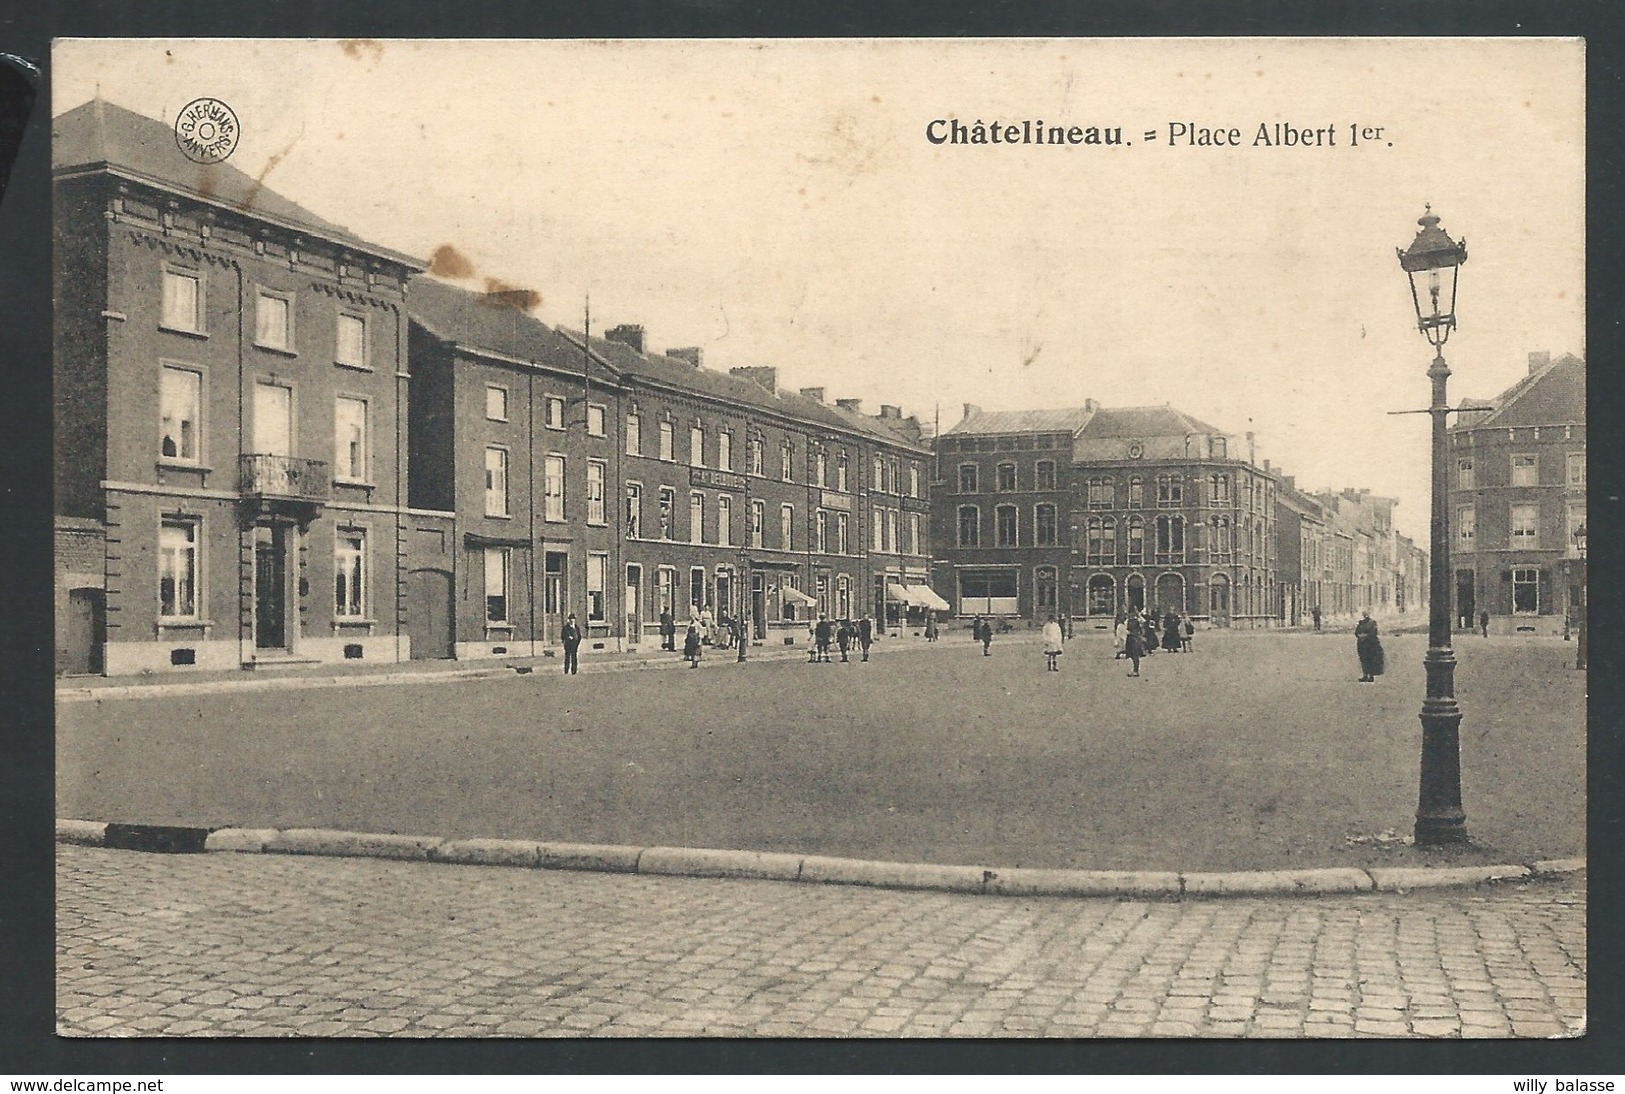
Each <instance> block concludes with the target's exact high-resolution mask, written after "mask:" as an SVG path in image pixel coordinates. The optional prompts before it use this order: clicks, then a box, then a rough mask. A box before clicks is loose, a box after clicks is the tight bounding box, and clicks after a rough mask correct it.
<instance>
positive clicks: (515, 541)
mask: <svg viewBox="0 0 1625 1094" xmlns="http://www.w3.org/2000/svg"><path fill="white" fill-rule="evenodd" d="M463 546H464V547H529V546H531V541H530V540H528V539H519V538H516V537H509V536H482V535H480V533H478V532H464V533H463Z"/></svg>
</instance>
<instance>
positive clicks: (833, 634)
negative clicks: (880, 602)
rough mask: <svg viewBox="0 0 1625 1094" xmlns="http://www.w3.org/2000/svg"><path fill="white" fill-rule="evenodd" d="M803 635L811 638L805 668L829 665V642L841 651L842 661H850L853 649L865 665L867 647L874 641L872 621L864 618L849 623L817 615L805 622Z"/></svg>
mask: <svg viewBox="0 0 1625 1094" xmlns="http://www.w3.org/2000/svg"><path fill="white" fill-rule="evenodd" d="M807 631H808V634H809V635H810V637H811V638H812V646H811V648H810V649H809V650H808V654H807V663H808V664H809V665H814V664H825V665H827V664H829V663H830V643H831V642H833V643H834V644H835V646H836V648H838V649H839V650H840V651H841V660H842V661H848V662H849V661H851V656H850V654H851V652H852V647H853V646H856V647H857V648H858V649H859V651H861V653H862V655H863V656H862V658H861V660H863V661H867V660H869V647H870V646H872V645H874V641H875V621H874V620H873V619H870V618H869V617H868V616H867V615H863V616H860V617H859V618H858V619H857V621H856V622H854V621H853V620H850V619H840V620H835V619H831V618H830V617H829V616H827V615H822V614H820V615H819V617H818V618H817V619H816V620H810V621H809V622H808V624H807Z"/></svg>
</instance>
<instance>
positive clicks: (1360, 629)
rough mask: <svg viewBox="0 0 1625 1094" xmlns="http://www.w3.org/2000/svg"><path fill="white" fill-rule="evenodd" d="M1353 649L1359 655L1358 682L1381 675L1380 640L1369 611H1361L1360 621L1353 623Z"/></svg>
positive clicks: (1382, 667) (1371, 679)
mask: <svg viewBox="0 0 1625 1094" xmlns="http://www.w3.org/2000/svg"><path fill="white" fill-rule="evenodd" d="M1354 651H1355V652H1356V653H1357V654H1359V655H1360V672H1361V674H1362V675H1361V676H1360V683H1362V684H1369V683H1372V682H1373V681H1375V680H1376V679H1377V677H1379V676H1381V675H1382V672H1383V669H1384V667H1385V666H1384V665H1383V657H1382V640H1381V639H1379V638H1378V637H1377V621H1376V620H1374V619H1372V618H1371V612H1370V611H1363V612H1361V613H1360V621H1359V622H1358V623H1356V624H1355V625H1354Z"/></svg>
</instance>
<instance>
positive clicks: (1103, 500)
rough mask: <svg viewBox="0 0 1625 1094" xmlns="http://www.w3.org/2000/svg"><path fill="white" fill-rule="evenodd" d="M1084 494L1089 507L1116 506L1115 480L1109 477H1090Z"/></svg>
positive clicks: (1110, 507)
mask: <svg viewBox="0 0 1625 1094" xmlns="http://www.w3.org/2000/svg"><path fill="white" fill-rule="evenodd" d="M1086 496H1087V500H1088V504H1089V508H1091V509H1115V508H1116V507H1117V482H1116V480H1114V479H1110V478H1093V479H1090V480H1089V482H1088V485H1087V488H1086Z"/></svg>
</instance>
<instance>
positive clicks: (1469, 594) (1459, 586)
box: [1456, 570, 1478, 631]
mask: <svg viewBox="0 0 1625 1094" xmlns="http://www.w3.org/2000/svg"><path fill="white" fill-rule="evenodd" d="M1477 584H1478V583H1477V582H1476V581H1474V580H1473V571H1471V570H1457V571H1456V624H1457V626H1459V627H1462V628H1463V629H1465V630H1469V631H1470V630H1472V629H1473V626H1474V625H1475V624H1476V623H1477V621H1478V597H1477Z"/></svg>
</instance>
